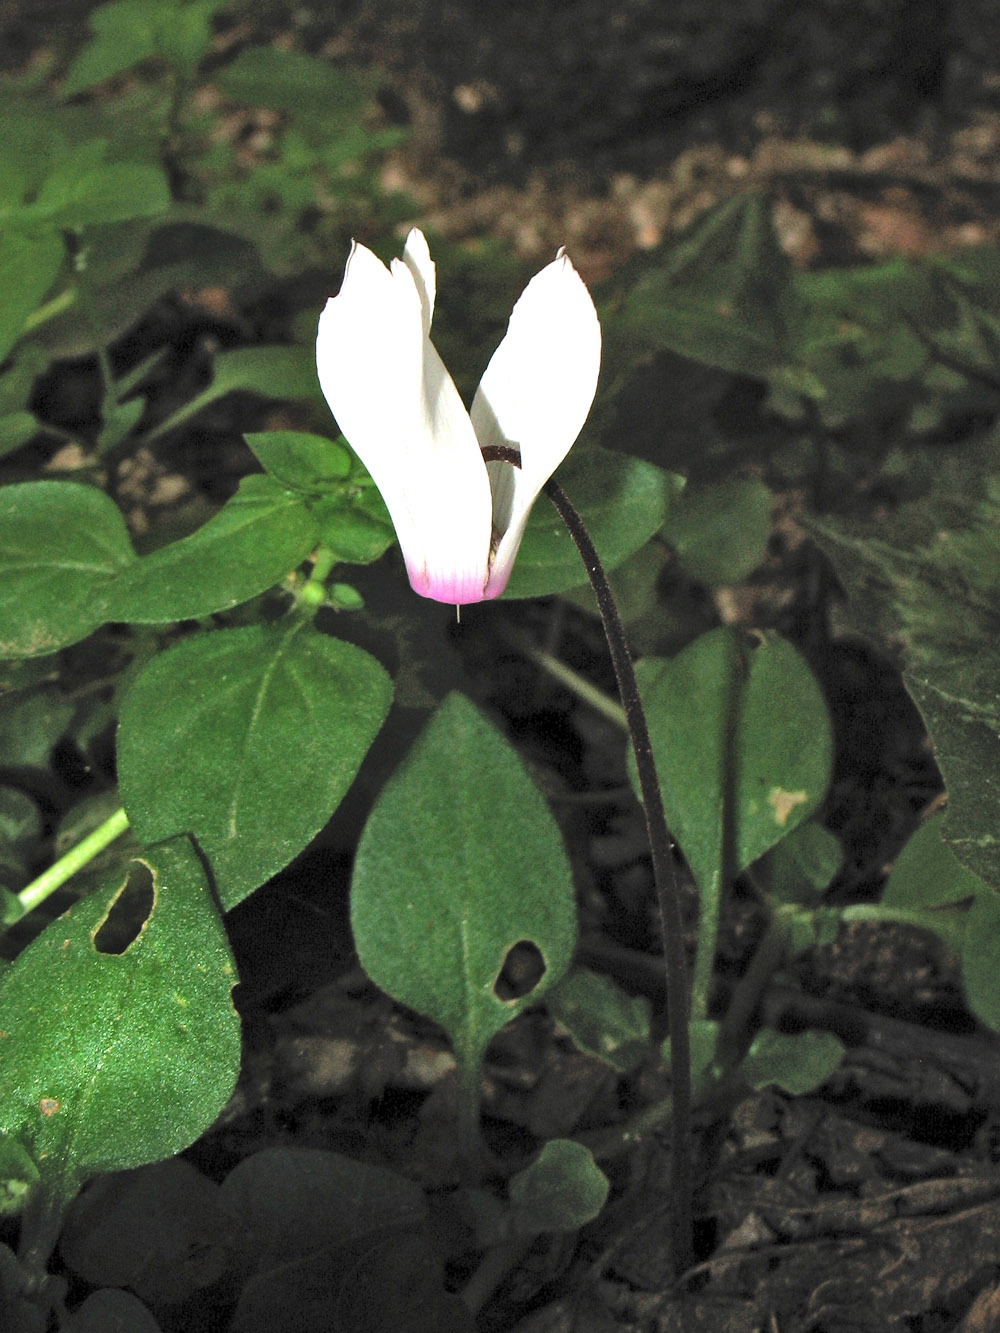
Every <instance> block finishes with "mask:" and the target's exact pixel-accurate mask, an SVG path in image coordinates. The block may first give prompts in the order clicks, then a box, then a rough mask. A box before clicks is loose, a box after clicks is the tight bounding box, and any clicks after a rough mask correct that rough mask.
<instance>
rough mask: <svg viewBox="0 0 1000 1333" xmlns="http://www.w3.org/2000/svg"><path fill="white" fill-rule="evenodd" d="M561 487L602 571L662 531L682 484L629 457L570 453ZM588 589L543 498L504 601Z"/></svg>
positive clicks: (558, 521)
mask: <svg viewBox="0 0 1000 1333" xmlns="http://www.w3.org/2000/svg"><path fill="white" fill-rule="evenodd" d="M559 482H560V485H562V486H563V487H564V489H565V491H566V494H567V495H568V496H569V498H570V499H571V500H572V502H573V504H574V505H575V506H576V507H577V509H578V510H579V511H580V514H581V516H582V517H583V520H584V522H585V523H586V525H587V530H588V531H589V533H590V536H591V539H592V540H593V542H594V545H595V546H596V547H597V551H598V554H599V555H600V557H601V560H602V561H603V562H604V565H605V568H606V569H614V567H615V566H616V565H619V564H621V562H622V561H623V560H625V559H626V558H627V557H628V556H630V555H632V554H633V553H634V552H635V551H638V549H639V548H640V547H641V546H644V545H645V544H646V542H647V541H649V539H650V537H652V536H653V535H654V534H655V533H656V532H657V531H658V530H659V529H660V528H661V527H662V526H663V521H664V519H665V517H666V514H667V510H668V508H669V506H670V504H671V502H672V500H673V497H674V496H675V495H677V494H678V492H679V491H680V489H681V487H682V486H683V484H684V483H683V481H682V480H681V479H680V478H679V477H675V476H673V475H672V474H670V473H668V472H662V471H661V470H660V469H659V468H657V467H654V466H653V465H652V463H645V462H643V461H642V460H641V459H638V458H630V457H628V455H626V454H618V453H612V452H611V451H610V450H607V449H599V448H591V449H585V450H580V452H579V453H570V455H569V457H568V458H567V460H566V462H565V463H564V465H563V467H562V468H561V469H560V472H559ZM586 582H587V571H586V570H585V569H584V566H583V561H582V560H581V559H580V553H579V551H578V550H577V549H576V547H575V546H574V544H573V540H572V538H571V537H570V535H569V533H568V532H567V531H566V528H565V525H564V524H563V521H562V519H561V518H560V517H559V516H558V514H557V513H556V511H555V509H554V508H553V507H552V505H551V504H550V503H549V502H548V500H546V498H545V496H544V495H543V496H540V497H539V499H538V501H537V503H536V504H535V507H534V509H533V510H532V512H531V517H530V519H529V520H528V527H527V530H526V531H525V534H524V541H523V542H522V543H521V549H520V551H519V552H518V556H517V562H516V563H515V565H514V572H513V574H512V575H511V579H510V583H509V584H508V586H507V591H506V592H505V593H504V596H505V597H545V596H548V595H549V594H551V593H557V592H565V591H566V590H567V589H569V588H578V587H580V586H581V584H585V583H586Z"/></svg>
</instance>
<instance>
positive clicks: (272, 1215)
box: [221, 1147, 428, 1269]
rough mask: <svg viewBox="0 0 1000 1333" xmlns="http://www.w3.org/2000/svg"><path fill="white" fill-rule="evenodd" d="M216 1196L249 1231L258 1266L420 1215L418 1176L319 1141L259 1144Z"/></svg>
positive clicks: (415, 1222) (418, 1219)
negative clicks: (302, 1145)
mask: <svg viewBox="0 0 1000 1333" xmlns="http://www.w3.org/2000/svg"><path fill="white" fill-rule="evenodd" d="M221 1199H222V1202H223V1203H224V1204H225V1206H226V1207H227V1208H228V1209H229V1211H230V1213H231V1214H232V1215H233V1217H235V1218H238V1219H239V1221H240V1223H241V1225H242V1226H244V1227H245V1228H246V1230H247V1231H248V1232H249V1234H250V1237H251V1241H252V1246H253V1253H254V1258H255V1261H256V1264H257V1267H258V1268H261V1269H265V1268H269V1267H273V1266H278V1265H280V1264H283V1263H287V1262H288V1261H289V1259H301V1258H304V1257H305V1256H306V1255H309V1254H313V1253H314V1252H315V1251H317V1250H325V1249H330V1248H333V1247H336V1246H339V1245H346V1244H347V1243H348V1242H350V1241H352V1240H357V1239H360V1238H361V1237H362V1236H366V1235H369V1234H370V1233H372V1232H376V1231H381V1230H383V1229H384V1228H386V1227H399V1226H419V1225H421V1224H422V1223H425V1222H426V1221H427V1217H428V1212H427V1201H426V1199H425V1198H424V1192H423V1190H422V1189H421V1188H420V1186H419V1185H418V1184H416V1183H415V1182H414V1181H412V1180H408V1179H407V1178H406V1177H405V1176H401V1175H398V1174H397V1173H396V1172H395V1171H390V1170H389V1169H388V1167H384V1166H379V1165H378V1164H377V1163H374V1162H358V1161H355V1160H354V1159H353V1158H351V1157H344V1156H343V1155H342V1154H340V1153H336V1152H327V1151H325V1150H324V1149H320V1148H293V1147H276V1148H264V1149H263V1150H262V1151H260V1152H255V1153H253V1154H252V1155H251V1156H249V1157H245V1158H244V1159H243V1161H241V1162H238V1163H237V1165H236V1166H235V1167H233V1169H232V1171H230V1173H229V1175H228V1176H227V1177H226V1179H225V1180H224V1181H223V1182H222V1190H221Z"/></svg>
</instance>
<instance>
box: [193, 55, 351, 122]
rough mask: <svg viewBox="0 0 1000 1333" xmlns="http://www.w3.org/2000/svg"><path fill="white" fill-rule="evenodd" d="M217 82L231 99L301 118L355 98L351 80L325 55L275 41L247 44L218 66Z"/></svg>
mask: <svg viewBox="0 0 1000 1333" xmlns="http://www.w3.org/2000/svg"><path fill="white" fill-rule="evenodd" d="M218 85H219V90H220V91H221V93H222V95H223V96H224V97H228V98H231V99H232V100H233V101H234V102H246V103H248V104H249V105H251V106H267V107H273V108H274V109H275V110H276V111H291V112H293V113H294V114H295V115H296V116H298V117H301V118H302V119H303V120H305V121H306V122H308V120H309V119H310V118H311V119H313V120H325V119H327V118H328V117H329V116H330V115H332V114H333V113H334V112H336V111H340V110H344V109H348V108H353V107H356V106H357V105H358V102H359V96H358V90H357V88H356V87H355V85H354V84H353V83H352V82H351V81H350V80H349V79H347V78H346V77H345V76H344V75H343V74H342V73H341V72H340V71H339V70H337V69H334V67H333V66H332V65H331V64H329V63H328V62H327V61H325V60H320V59H318V58H317V57H316V56H310V55H307V54H306V53H305V52H304V51H286V50H283V49H282V48H281V47H277V46H251V47H247V48H246V49H245V50H243V51H241V52H240V54H239V55H238V56H237V57H236V59H235V60H234V61H233V62H232V64H230V65H227V66H226V68H225V69H224V70H222V71H221V73H220V74H219V76H218Z"/></svg>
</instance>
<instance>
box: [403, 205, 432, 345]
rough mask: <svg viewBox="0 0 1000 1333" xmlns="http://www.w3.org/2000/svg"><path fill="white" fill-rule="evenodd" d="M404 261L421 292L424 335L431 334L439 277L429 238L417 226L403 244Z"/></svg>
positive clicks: (427, 336) (426, 336)
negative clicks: (429, 245) (428, 243)
mask: <svg viewBox="0 0 1000 1333" xmlns="http://www.w3.org/2000/svg"><path fill="white" fill-rule="evenodd" d="M403 263H404V264H405V265H406V267H407V268H408V269H409V270H410V272H411V273H412V275H413V281H414V284H415V286H416V288H417V291H418V292H419V293H420V309H421V312H422V314H423V319H424V337H425V338H429V337H430V336H431V320H432V319H433V318H434V297H435V295H436V292H437V279H436V277H435V272H434V261H433V259H431V252H430V250H428V248H427V240H426V238H425V236H424V233H423V232H422V231H419V230H418V229H417V228H416V227H414V228H413V230H412V231H411V232H410V234H409V236H407V238H406V244H405V245H404V246H403Z"/></svg>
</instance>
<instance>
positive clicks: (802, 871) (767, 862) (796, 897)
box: [754, 819, 844, 906]
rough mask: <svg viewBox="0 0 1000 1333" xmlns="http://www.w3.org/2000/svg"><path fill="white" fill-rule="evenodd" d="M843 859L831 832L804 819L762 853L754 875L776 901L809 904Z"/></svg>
mask: <svg viewBox="0 0 1000 1333" xmlns="http://www.w3.org/2000/svg"><path fill="white" fill-rule="evenodd" d="M843 859H844V855H843V852H842V851H841V847H840V843H839V842H838V841H837V839H836V838H835V837H834V835H833V834H832V833H831V832H830V831H829V830H828V829H825V828H824V827H823V825H822V824H817V823H816V822H815V820H812V819H807V820H805V821H804V822H803V823H801V824H800V825H799V826H798V828H796V829H793V830H792V831H791V833H789V835H788V837H787V838H783V839H782V840H781V842H779V843H778V845H777V846H776V847H772V848H771V850H770V851H769V852H766V853H765V854H764V855H763V856H762V857H761V859H760V860H759V861H758V862H757V865H756V867H755V868H754V878H755V879H756V880H757V882H758V884H759V885H760V887H761V889H762V890H763V891H764V892H765V893H767V894H768V895H769V896H770V897H771V898H773V899H774V900H775V901H776V902H779V903H802V904H803V905H805V906H812V905H813V904H815V903H816V902H817V901H818V900H819V899H820V897H821V896H822V895H823V893H824V891H825V890H826V889H828V888H829V886H830V883H831V881H832V880H833V877H834V876H835V875H836V873H837V871H838V870H839V869H840V867H841V864H842V863H843Z"/></svg>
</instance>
